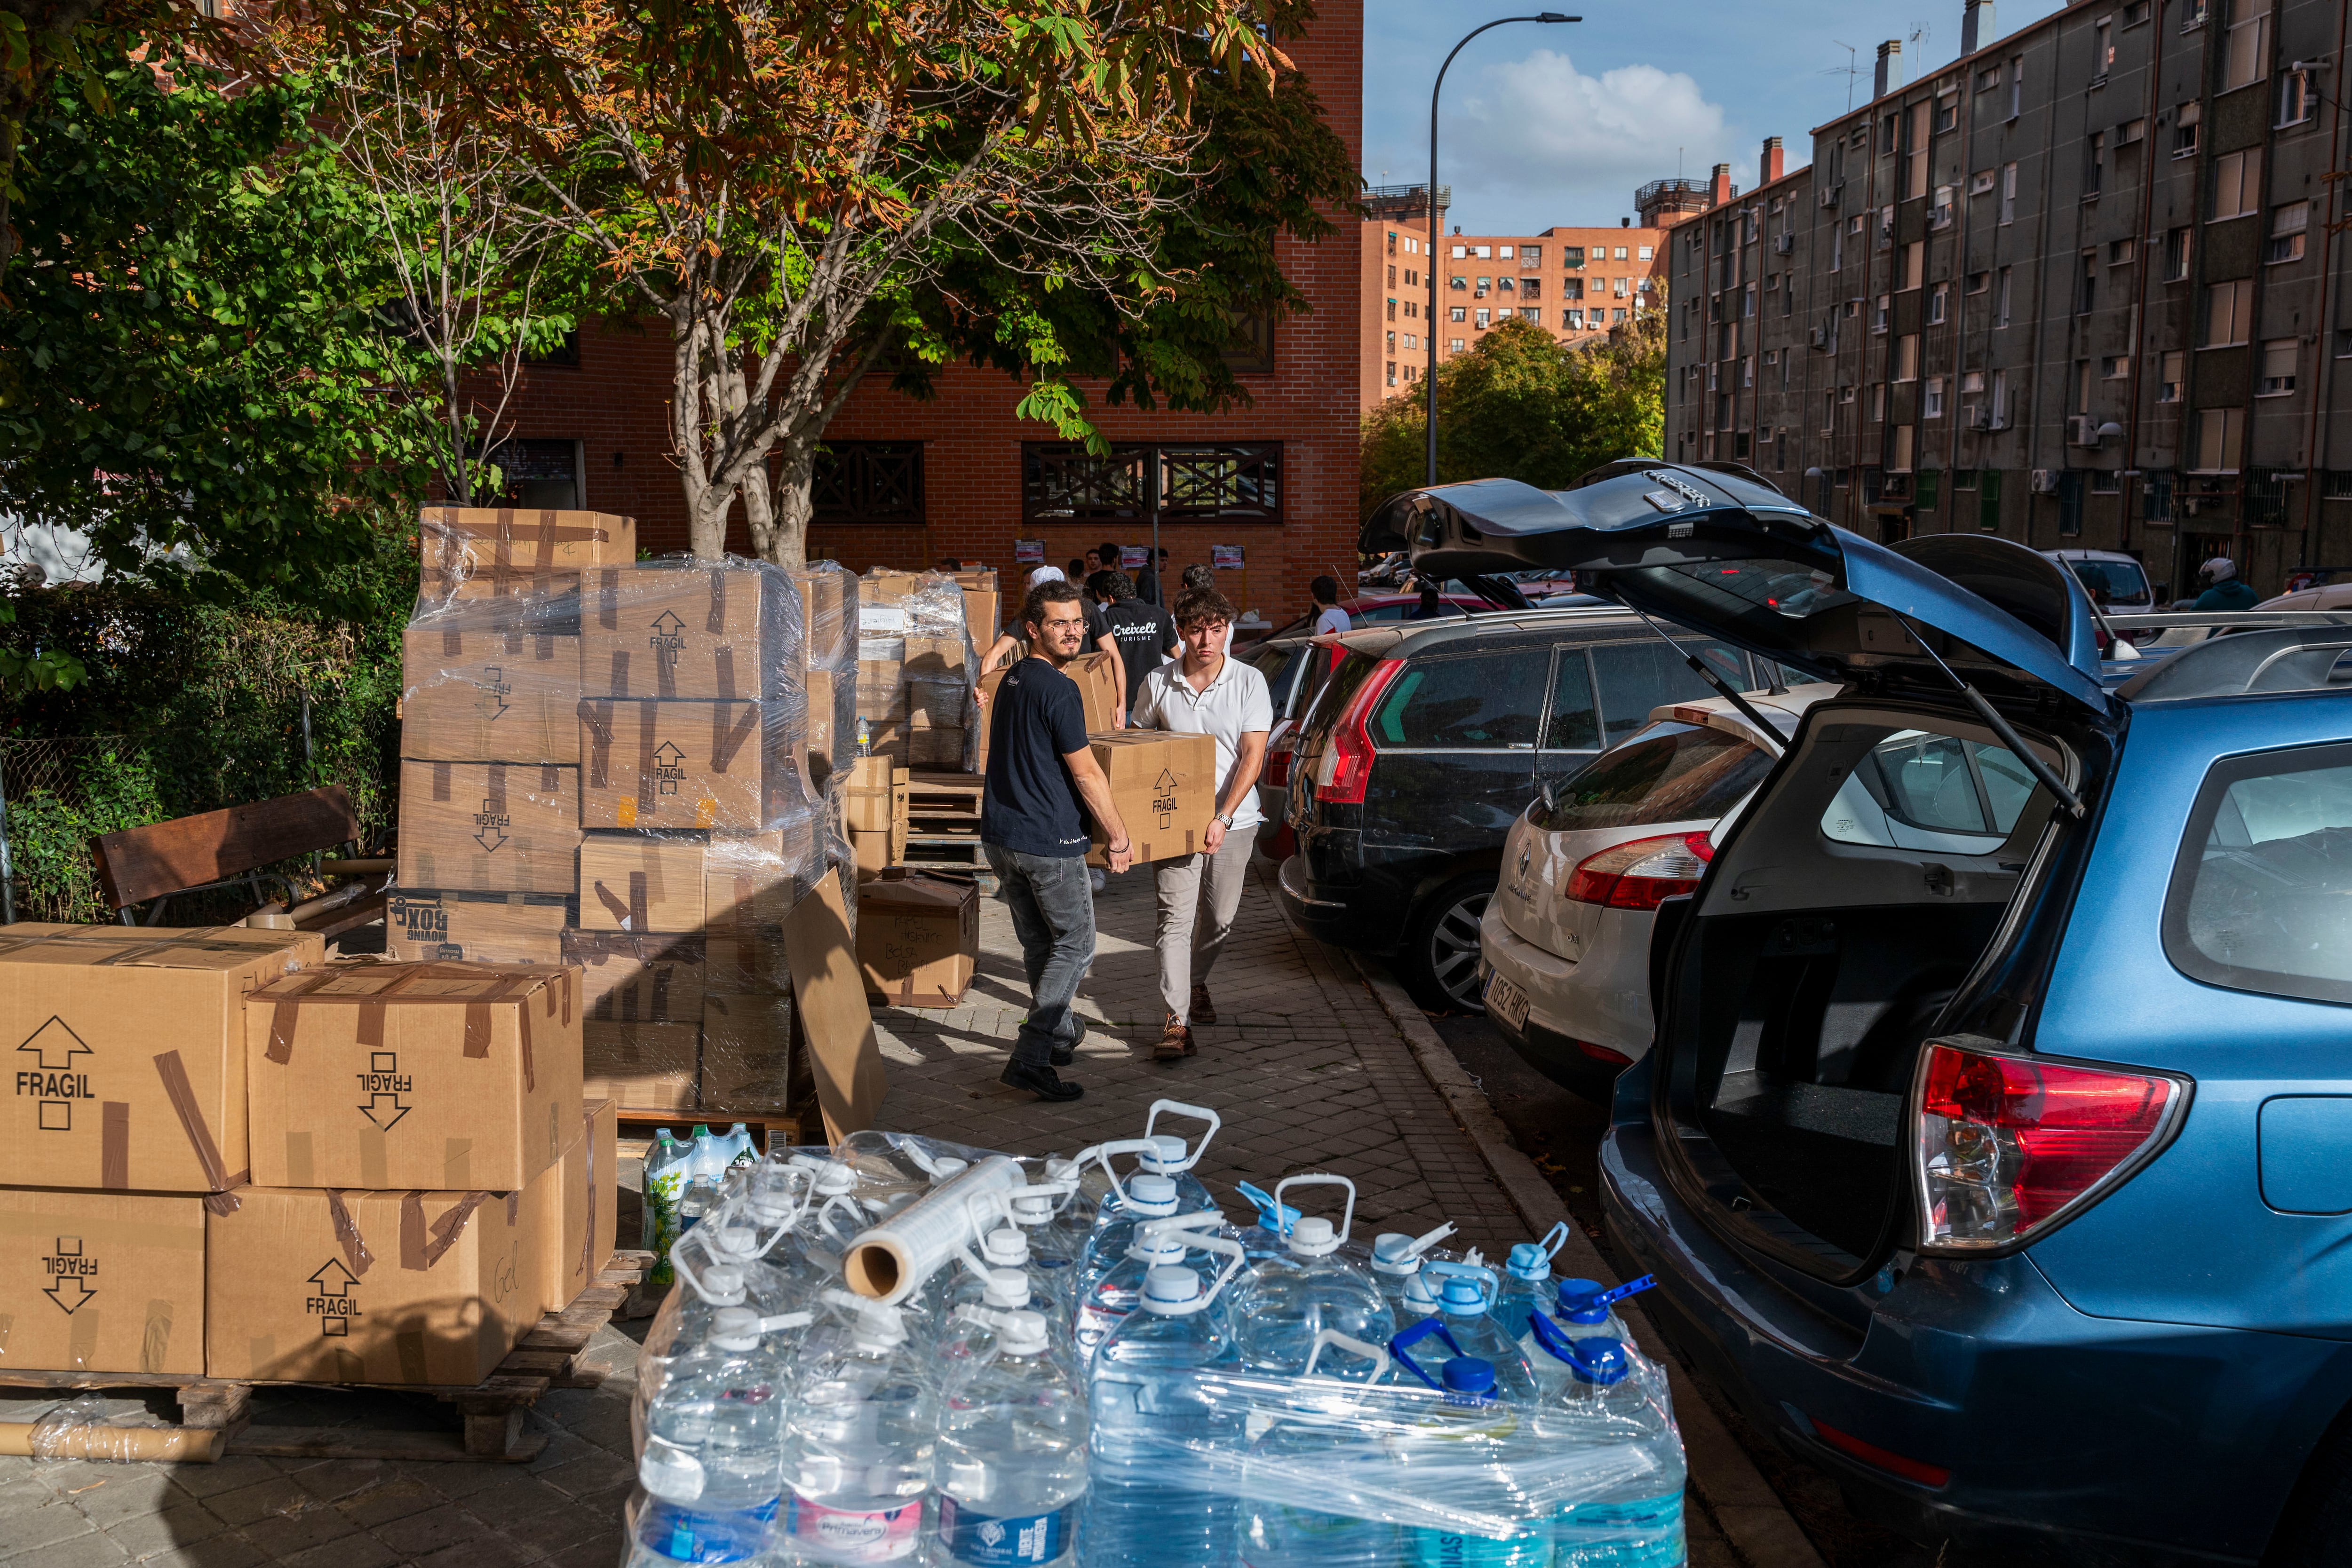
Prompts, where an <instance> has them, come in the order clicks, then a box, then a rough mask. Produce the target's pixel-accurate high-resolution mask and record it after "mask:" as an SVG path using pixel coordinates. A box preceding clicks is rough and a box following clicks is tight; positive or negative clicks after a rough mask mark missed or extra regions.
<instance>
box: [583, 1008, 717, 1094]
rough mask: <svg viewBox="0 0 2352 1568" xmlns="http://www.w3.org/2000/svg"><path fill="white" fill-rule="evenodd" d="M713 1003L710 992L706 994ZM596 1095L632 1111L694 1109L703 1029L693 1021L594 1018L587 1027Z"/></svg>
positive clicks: (589, 1082)
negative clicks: (696, 1073) (697, 1063)
mask: <svg viewBox="0 0 2352 1568" xmlns="http://www.w3.org/2000/svg"><path fill="white" fill-rule="evenodd" d="M705 1005H706V1006H707V1005H708V998H705ZM581 1040H582V1047H583V1051H584V1052H585V1060H586V1068H585V1075H584V1079H583V1082H585V1084H586V1086H587V1090H586V1092H587V1093H588V1094H589V1096H590V1097H591V1098H605V1097H609V1098H611V1099H614V1100H616V1101H618V1102H620V1103H622V1104H623V1105H625V1106H626V1107H628V1108H629V1109H630V1110H632V1111H691V1110H693V1109H694V1107H695V1106H696V1105H697V1104H698V1103H699V1102H698V1100H697V1098H696V1090H695V1067H696V1062H697V1061H698V1057H699V1055H700V1051H701V1045H702V1034H701V1030H700V1027H699V1026H698V1025H695V1024H690V1023H591V1024H589V1025H588V1027H587V1028H586V1029H585V1030H583V1031H582V1034H581Z"/></svg>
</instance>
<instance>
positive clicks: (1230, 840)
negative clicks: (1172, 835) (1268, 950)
mask: <svg viewBox="0 0 2352 1568" xmlns="http://www.w3.org/2000/svg"><path fill="white" fill-rule="evenodd" d="M1264 825H1265V824H1264V823H1258V824H1255V825H1253V826H1250V827H1246V828H1235V829H1234V830H1233V831H1231V832H1229V833H1227V834H1226V835H1225V841H1224V842H1223V843H1222V844H1220V845H1218V846H1217V852H1216V853H1215V854H1207V853H1201V854H1190V855H1183V856H1181V857H1179V858H1178V859H1175V860H1171V861H1160V862H1158V863H1157V864H1155V865H1154V866H1153V867H1152V868H1151V881H1152V886H1153V888H1154V890H1155V891H1156V892H1157V893H1158V894H1159V895H1160V935H1159V937H1158V946H1159V948H1160V1000H1162V1001H1164V1002H1166V1003H1167V1004H1168V1010H1169V1011H1170V1012H1171V1013H1172V1014H1173V1015H1175V1018H1176V1020H1177V1021H1178V1022H1179V1023H1184V1024H1189V1023H1191V1022H1192V987H1193V985H1194V983H1195V982H1199V983H1201V984H1204V985H1205V984H1206V983H1207V982H1208V978H1209V970H1210V968H1211V967H1212V966H1213V965H1214V964H1215V963H1216V961H1217V955H1218V954H1220V953H1222V952H1223V951H1224V950H1225V938H1226V937H1227V936H1230V935H1231V934H1232V933H1233V929H1234V913H1235V912H1236V911H1238V910H1239V909H1240V908H1241V904H1242V884H1243V883H1244V882H1246V881H1247V880H1248V877H1249V862H1250V852H1251V850H1252V849H1253V847H1254V846H1255V844H1256V842H1257V832H1258V828H1260V827H1263V826H1264ZM1203 883H1206V884H1207V885H1206V886H1205V887H1203V885H1202V884H1203ZM1203 905H1205V906H1206V907H1205V908H1203Z"/></svg>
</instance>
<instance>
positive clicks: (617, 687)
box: [580, 560, 799, 699]
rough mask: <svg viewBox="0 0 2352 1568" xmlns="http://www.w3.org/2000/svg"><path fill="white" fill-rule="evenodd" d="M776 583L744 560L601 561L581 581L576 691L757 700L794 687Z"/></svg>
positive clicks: (794, 653) (794, 654)
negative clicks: (619, 563) (730, 562)
mask: <svg viewBox="0 0 2352 1568" xmlns="http://www.w3.org/2000/svg"><path fill="white" fill-rule="evenodd" d="M784 591H785V589H784V582H783V578H782V575H781V574H780V573H778V572H775V571H773V570H760V569H759V568H757V567H754V566H752V565H750V564H748V563H746V564H742V565H738V566H732V567H730V566H721V565H714V564H712V563H710V562H708V561H679V560H666V561H653V562H647V563H646V564H645V565H642V566H617V567H605V568H603V569H601V570H596V571H592V572H590V573H588V575H587V576H586V577H585V578H583V580H581V585H580V650H581V662H580V671H581V694H582V695H583V696H592V697H720V698H729V699H733V698H753V699H756V698H761V697H774V696H780V695H782V693H783V691H784V690H785V688H786V687H788V686H794V685H798V684H799V682H798V679H797V677H796V675H794V674H792V673H790V672H789V671H788V670H787V668H786V664H787V661H791V662H793V663H797V661H798V650H797V649H795V648H793V646H792V645H791V643H790V640H789V639H788V637H787V636H786V631H787V628H786V624H785V612H784V599H783V594H784Z"/></svg>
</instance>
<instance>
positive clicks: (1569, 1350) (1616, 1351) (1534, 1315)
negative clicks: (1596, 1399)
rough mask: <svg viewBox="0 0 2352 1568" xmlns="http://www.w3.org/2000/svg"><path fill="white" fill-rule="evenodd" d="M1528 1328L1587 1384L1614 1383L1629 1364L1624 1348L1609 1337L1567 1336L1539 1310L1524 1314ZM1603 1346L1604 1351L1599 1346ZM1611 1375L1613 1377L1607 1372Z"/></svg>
mask: <svg viewBox="0 0 2352 1568" xmlns="http://www.w3.org/2000/svg"><path fill="white" fill-rule="evenodd" d="M1528 1328H1529V1329H1531V1330H1533V1331H1534V1333H1535V1336H1536V1343H1537V1344H1538V1345H1540V1346H1541V1347H1542V1348H1543V1349H1544V1350H1545V1351H1546V1352H1547V1353H1548V1354H1549V1355H1550V1356H1551V1357H1552V1359H1553V1360H1555V1361H1562V1362H1566V1363H1567V1364H1569V1365H1570V1366H1572V1367H1574V1368H1575V1369H1576V1370H1577V1371H1578V1372H1580V1373H1582V1374H1583V1375H1584V1376H1585V1379H1586V1381H1588V1382H1591V1383H1614V1382H1617V1381H1618V1380H1619V1379H1621V1378H1622V1377H1623V1376H1624V1375H1625V1374H1626V1373H1627V1371H1629V1370H1630V1369H1631V1367H1632V1365H1633V1357H1632V1354H1631V1353H1630V1352H1628V1351H1627V1350H1626V1348H1625V1347H1624V1346H1623V1345H1622V1344H1621V1343H1618V1342H1617V1341H1615V1340H1613V1339H1609V1338H1607V1337H1605V1336H1602V1335H1600V1334H1593V1335H1589V1336H1587V1337H1584V1338H1581V1339H1570V1338H1569V1337H1568V1335H1566V1334H1564V1333H1560V1332H1559V1324H1557V1323H1555V1322H1552V1321H1551V1320H1550V1319H1549V1318H1548V1317H1546V1316H1544V1315H1543V1314H1542V1313H1541V1312H1529V1313H1528ZM1603 1346H1606V1347H1607V1350H1606V1352H1605V1353H1603V1352H1602V1347H1603ZM1612 1373H1613V1374H1615V1375H1614V1376H1612V1375H1610V1374H1612Z"/></svg>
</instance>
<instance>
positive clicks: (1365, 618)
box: [1231, 582, 1502, 658]
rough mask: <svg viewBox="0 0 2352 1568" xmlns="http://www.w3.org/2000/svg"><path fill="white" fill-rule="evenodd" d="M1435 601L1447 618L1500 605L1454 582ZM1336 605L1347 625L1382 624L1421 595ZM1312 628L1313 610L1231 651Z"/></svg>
mask: <svg viewBox="0 0 2352 1568" xmlns="http://www.w3.org/2000/svg"><path fill="white" fill-rule="evenodd" d="M1438 603H1439V604H1440V606H1442V608H1443V612H1444V614H1445V615H1447V616H1448V617H1451V616H1455V615H1484V614H1492V613H1493V612H1495V611H1496V610H1499V609H1501V608H1502V606H1500V605H1498V604H1496V603H1494V602H1492V601H1488V600H1486V599H1482V598H1480V597H1479V596H1478V595H1477V594H1475V593H1474V592H1472V591H1470V590H1469V589H1468V588H1465V587H1464V586H1463V585H1462V584H1461V583H1458V582H1449V583H1447V584H1446V585H1445V591H1444V592H1443V593H1441V594H1440V595H1439V596H1438ZM1339 608H1340V609H1342V610H1344V611H1346V612H1348V624H1349V627H1350V628H1353V627H1357V626H1385V625H1388V624H1391V622H1400V621H1402V620H1404V619H1405V618H1406V617H1407V616H1409V615H1411V614H1412V612H1414V611H1416V610H1418V609H1420V608H1421V595H1420V594H1419V593H1362V594H1358V595H1357V596H1356V597H1355V598H1353V599H1343V600H1341V601H1339ZM1316 613H1319V612H1316ZM1314 630H1315V613H1309V614H1306V615H1300V616H1297V617H1296V618H1295V619H1292V620H1289V621H1286V622H1283V623H1282V624H1281V625H1279V626H1276V628H1274V630H1272V631H1270V632H1265V634H1264V635H1263V636H1257V637H1243V636H1238V635H1236V636H1235V637H1234V640H1233V643H1232V650H1231V651H1232V652H1233V653H1236V654H1238V655H1240V656H1241V657H1243V658H1247V657H1248V656H1249V655H1250V653H1252V652H1253V651H1254V650H1255V649H1257V648H1259V647H1262V646H1264V645H1265V643H1271V642H1274V641H1276V639H1277V638H1283V637H1303V636H1306V635H1307V634H1309V633H1310V632H1313V631H1314Z"/></svg>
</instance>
